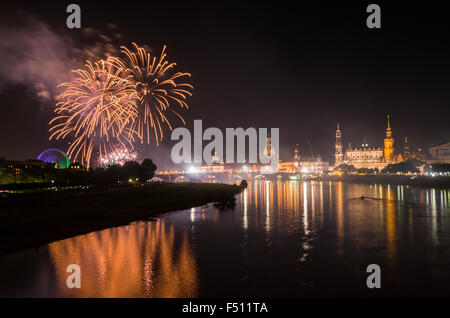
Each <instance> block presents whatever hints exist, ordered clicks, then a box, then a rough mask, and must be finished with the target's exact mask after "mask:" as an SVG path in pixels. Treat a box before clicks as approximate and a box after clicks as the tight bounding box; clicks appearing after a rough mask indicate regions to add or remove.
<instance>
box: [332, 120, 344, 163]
mask: <svg viewBox="0 0 450 318" xmlns="http://www.w3.org/2000/svg"><path fill="white" fill-rule="evenodd" d="M334 149H335V150H334V163H335V165H336V166H338V165H340V164H341V163H342V161H343V159H344V154H343V152H342V135H341V130H340V129H339V124H337V127H336V143H335V145H334Z"/></svg>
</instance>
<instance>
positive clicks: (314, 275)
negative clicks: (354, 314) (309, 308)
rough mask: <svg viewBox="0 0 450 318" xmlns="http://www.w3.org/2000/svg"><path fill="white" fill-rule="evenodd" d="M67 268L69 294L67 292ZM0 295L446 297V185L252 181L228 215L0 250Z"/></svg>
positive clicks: (197, 211)
mask: <svg viewBox="0 0 450 318" xmlns="http://www.w3.org/2000/svg"><path fill="white" fill-rule="evenodd" d="M361 196H364V199H361ZM70 264H77V265H79V266H80V269H81V288H79V289H69V288H67V285H66V280H67V277H68V276H69V275H70V273H67V272H66V269H67V266H68V265H70ZM369 264H377V265H379V266H380V269H381V288H380V289H369V288H368V287H367V285H366V280H367V277H368V276H369V275H370V273H367V272H366V269H367V266H368V265H369ZM0 296H1V297H220V296H224V297H227V296H257V297H336V296H338V297H340V296H356V297H359V296H363V297H367V296H368V297H370V296H450V190H449V189H425V188H413V187H408V186H392V185H391V186H389V185H361V184H348V183H342V182H319V181H310V182H300V181H289V182H282V181H278V182H271V181H256V182H253V183H250V184H249V187H248V188H247V190H246V191H244V192H243V193H242V194H240V195H238V196H237V200H236V206H235V207H234V208H231V209H228V210H221V209H219V208H216V207H214V206H213V205H208V206H204V207H197V208H192V209H189V210H185V211H177V212H172V213H168V214H165V215H162V216H160V217H158V218H156V219H154V220H151V221H140V222H134V223H131V224H130V225H128V226H122V227H116V228H110V229H106V230H103V231H99V232H93V233H89V234H86V235H80V236H77V237H73V238H69V239H65V240H62V241H58V242H53V243H51V244H48V245H47V246H44V247H41V248H40V249H39V250H34V249H30V250H25V251H21V252H18V253H14V254H10V255H6V256H3V257H1V258H0Z"/></svg>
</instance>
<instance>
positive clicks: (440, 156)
mask: <svg viewBox="0 0 450 318" xmlns="http://www.w3.org/2000/svg"><path fill="white" fill-rule="evenodd" d="M428 151H429V153H430V160H429V163H450V142H447V143H444V144H440V145H438V146H434V147H430V148H429V150H428Z"/></svg>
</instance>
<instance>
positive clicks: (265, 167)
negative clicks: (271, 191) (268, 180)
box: [261, 132, 279, 174]
mask: <svg viewBox="0 0 450 318" xmlns="http://www.w3.org/2000/svg"><path fill="white" fill-rule="evenodd" d="M276 151H277V149H274V148H273V146H272V138H271V137H270V132H269V135H268V136H267V139H266V146H265V147H264V150H263V153H262V156H261V159H262V160H261V162H263V164H262V166H261V173H262V174H271V173H276V172H277V171H278V167H279V162H277V164H276V167H274V166H273V164H271V163H272V162H274V161H276V160H277V155H276ZM264 163H265V164H264Z"/></svg>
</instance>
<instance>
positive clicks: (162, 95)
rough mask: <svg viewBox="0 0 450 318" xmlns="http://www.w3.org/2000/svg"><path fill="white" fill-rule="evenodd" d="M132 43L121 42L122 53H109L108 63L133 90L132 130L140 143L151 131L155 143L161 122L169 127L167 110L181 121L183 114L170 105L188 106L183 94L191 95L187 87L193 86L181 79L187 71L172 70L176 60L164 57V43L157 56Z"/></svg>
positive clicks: (160, 133) (161, 130)
mask: <svg viewBox="0 0 450 318" xmlns="http://www.w3.org/2000/svg"><path fill="white" fill-rule="evenodd" d="M132 46H133V47H132V49H131V50H130V49H128V48H127V47H125V46H122V47H121V52H122V55H123V57H120V58H119V57H110V58H108V63H110V64H111V65H112V66H113V67H114V68H116V69H117V70H118V71H119V72H120V73H121V75H122V76H123V77H124V78H127V79H128V80H129V81H130V83H131V85H132V86H133V87H134V89H135V91H136V95H137V98H138V101H137V103H136V104H137V106H138V116H137V119H136V121H135V122H134V125H133V130H134V131H135V132H136V134H137V136H138V138H139V139H140V140H141V143H143V142H144V141H145V142H147V143H150V135H151V134H152V135H154V137H155V140H156V144H159V142H160V141H161V140H162V139H163V137H164V133H163V131H164V129H163V126H164V125H166V126H167V127H168V128H169V129H170V130H172V125H171V123H170V120H169V118H168V117H169V116H168V112H170V113H173V114H175V115H176V116H177V117H178V118H180V119H181V121H182V122H183V124H185V121H184V119H183V117H182V116H181V115H180V114H179V113H178V112H177V111H176V110H175V109H173V106H174V105H177V106H179V107H180V108H186V109H187V108H189V106H188V104H187V103H186V98H187V97H188V96H192V94H191V93H190V92H189V90H191V89H192V88H193V86H192V85H190V84H188V83H185V82H183V79H184V78H186V77H190V76H191V74H189V73H180V72H176V73H175V72H174V71H173V69H174V68H175V66H176V63H169V62H168V61H167V60H166V53H165V50H166V47H165V46H164V48H163V50H162V52H161V55H160V56H159V58H157V57H155V56H153V57H152V56H150V53H148V52H147V51H146V50H145V49H144V48H143V47H139V46H138V45H137V44H136V43H132Z"/></svg>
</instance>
